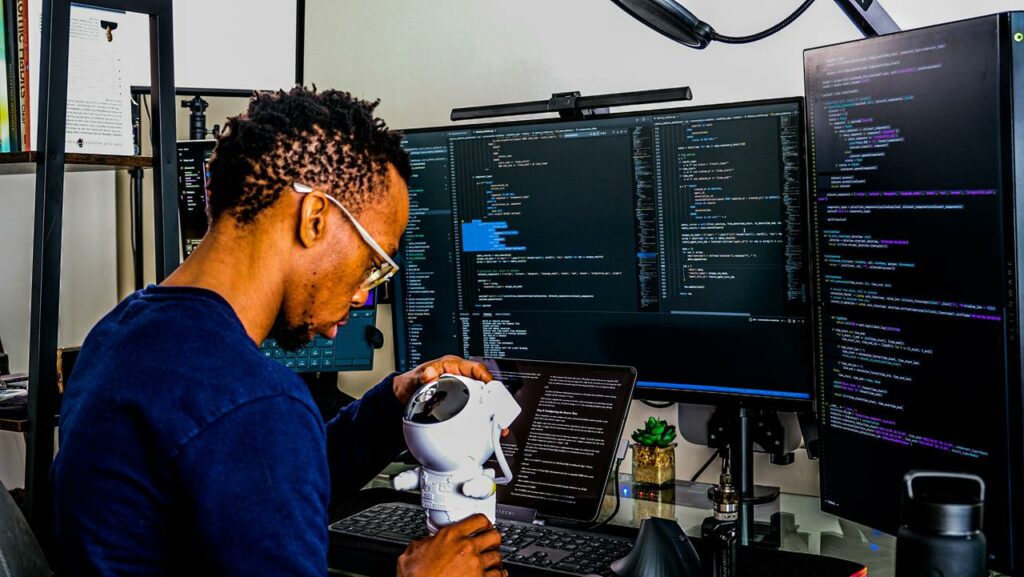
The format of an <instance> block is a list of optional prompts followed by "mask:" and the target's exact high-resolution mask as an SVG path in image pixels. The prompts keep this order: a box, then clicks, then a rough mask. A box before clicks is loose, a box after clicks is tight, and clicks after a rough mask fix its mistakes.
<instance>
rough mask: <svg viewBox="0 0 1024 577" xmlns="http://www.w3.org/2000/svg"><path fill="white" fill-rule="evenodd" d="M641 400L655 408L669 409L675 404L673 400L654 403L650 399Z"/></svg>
mask: <svg viewBox="0 0 1024 577" xmlns="http://www.w3.org/2000/svg"><path fill="white" fill-rule="evenodd" d="M640 402H641V403H643V404H645V405H647V406H648V407H652V408H655V409H667V408H669V407H671V406H672V405H674V404H675V403H673V402H672V401H668V402H665V403H652V402H650V401H648V400H646V399H640Z"/></svg>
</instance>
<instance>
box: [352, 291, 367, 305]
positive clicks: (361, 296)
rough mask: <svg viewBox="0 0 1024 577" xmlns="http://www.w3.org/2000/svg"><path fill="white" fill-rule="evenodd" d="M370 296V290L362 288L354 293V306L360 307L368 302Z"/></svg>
mask: <svg viewBox="0 0 1024 577" xmlns="http://www.w3.org/2000/svg"><path fill="white" fill-rule="evenodd" d="M369 298H370V291H368V290H366V289H364V288H361V289H359V290H357V291H356V292H355V293H354V294H353V295H352V307H353V308H359V307H361V306H363V305H364V304H366V300H367V299H369Z"/></svg>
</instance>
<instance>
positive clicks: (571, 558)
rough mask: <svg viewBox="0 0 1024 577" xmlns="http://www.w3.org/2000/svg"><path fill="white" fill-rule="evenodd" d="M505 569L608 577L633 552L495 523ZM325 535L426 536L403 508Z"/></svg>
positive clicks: (590, 537) (624, 544)
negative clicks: (513, 568)
mask: <svg viewBox="0 0 1024 577" xmlns="http://www.w3.org/2000/svg"><path fill="white" fill-rule="evenodd" d="M497 529H498V532H499V533H501V556H502V559H503V562H504V563H505V564H506V565H510V566H515V565H520V566H527V567H540V568H543V569H545V570H549V571H551V572H552V573H564V574H567V575H602V576H605V577H608V576H610V575H612V572H611V568H610V567H609V565H610V564H611V562H612V561H615V560H616V559H621V558H622V557H625V556H626V554H627V553H629V552H630V551H631V550H632V549H633V541H631V540H630V539H623V538H619V537H609V536H605V535H598V534H596V533H587V532H585V531H575V530H572V529H562V528H560V527H558V528H556V527H544V526H541V525H534V524H531V523H520V522H518V521H503V520H500V519H499V520H498V527H497ZM331 531H335V532H337V533H343V534H346V535H353V536H356V537H362V538H367V539H378V540H381V541H390V542H393V543H401V544H403V545H404V544H406V543H409V542H410V541H412V540H414V539H420V538H422V537H426V536H427V534H428V533H427V525H426V520H425V518H424V514H423V509H422V508H421V507H419V506H417V505H410V504H408V503H385V504H383V505H376V506H374V507H371V508H369V509H366V510H365V511H361V512H359V513H356V514H355V515H352V516H351V517H346V518H345V519H342V520H341V521H338V522H337V523H334V524H333V525H331Z"/></svg>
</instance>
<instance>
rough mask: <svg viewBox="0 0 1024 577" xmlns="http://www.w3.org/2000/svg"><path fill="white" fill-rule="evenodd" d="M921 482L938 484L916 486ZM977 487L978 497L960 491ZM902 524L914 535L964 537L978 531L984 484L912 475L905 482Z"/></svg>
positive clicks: (954, 476) (966, 477)
mask: <svg viewBox="0 0 1024 577" xmlns="http://www.w3.org/2000/svg"><path fill="white" fill-rule="evenodd" d="M921 478H929V479H936V480H941V481H939V482H937V483H935V484H934V485H931V486H918V487H917V488H916V489H915V485H914V481H915V480H917V479H921ZM950 480H960V481H964V480H966V481H971V482H972V483H977V485H978V487H980V490H979V491H978V492H977V494H972V493H969V492H966V491H963V483H960V484H950V482H949V481H950ZM904 483H905V487H906V492H905V493H904V496H903V523H904V525H906V526H908V527H910V528H911V529H913V530H915V531H921V532H925V533H932V534H935V535H944V536H967V535H973V534H976V533H978V532H980V531H981V528H982V522H983V511H984V503H985V482H984V481H982V480H981V478H980V477H978V476H976V475H963V474H947V473H927V472H911V473H908V474H907V476H906V477H905V478H904Z"/></svg>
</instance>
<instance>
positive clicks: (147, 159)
mask: <svg viewBox="0 0 1024 577" xmlns="http://www.w3.org/2000/svg"><path fill="white" fill-rule="evenodd" d="M38 159H39V154H38V153H37V152H35V151H28V152H3V153H0V174H35V172H36V162H37V161H38ZM129 168H153V157H151V156H118V155H113V154H79V153H75V152H69V153H67V154H65V155H64V170H65V172H95V171H101V170H119V169H120V170H127V169H129Z"/></svg>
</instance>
